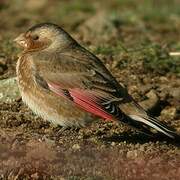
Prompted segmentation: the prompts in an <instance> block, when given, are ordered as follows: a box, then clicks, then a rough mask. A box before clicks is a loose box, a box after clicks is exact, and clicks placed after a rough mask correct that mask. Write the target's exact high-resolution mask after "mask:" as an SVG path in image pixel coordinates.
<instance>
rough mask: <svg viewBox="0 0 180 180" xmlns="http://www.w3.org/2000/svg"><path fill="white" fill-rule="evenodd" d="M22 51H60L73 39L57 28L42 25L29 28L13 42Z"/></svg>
mask: <svg viewBox="0 0 180 180" xmlns="http://www.w3.org/2000/svg"><path fill="white" fill-rule="evenodd" d="M14 41H15V42H16V43H17V44H18V45H19V46H21V47H22V48H23V49H24V51H26V52H27V51H41V50H61V49H63V48H65V47H67V46H68V45H69V44H70V43H72V41H73V39H72V38H71V36H70V35H69V34H68V33H66V32H65V31H64V30H63V29H62V28H60V27H59V26H57V25H55V24H52V23H42V24H38V25H35V26H33V27H31V28H30V29H29V30H28V31H27V32H25V33H22V34H20V35H19V36H18V37H17V38H16V39H15V40H14Z"/></svg>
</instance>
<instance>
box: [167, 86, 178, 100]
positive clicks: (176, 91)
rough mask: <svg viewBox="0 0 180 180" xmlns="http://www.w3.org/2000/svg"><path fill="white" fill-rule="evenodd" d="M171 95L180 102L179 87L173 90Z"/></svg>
mask: <svg viewBox="0 0 180 180" xmlns="http://www.w3.org/2000/svg"><path fill="white" fill-rule="evenodd" d="M169 94H170V95H171V96H172V97H173V98H175V99H179V100H180V89H179V87H177V88H171V91H170V92H169Z"/></svg>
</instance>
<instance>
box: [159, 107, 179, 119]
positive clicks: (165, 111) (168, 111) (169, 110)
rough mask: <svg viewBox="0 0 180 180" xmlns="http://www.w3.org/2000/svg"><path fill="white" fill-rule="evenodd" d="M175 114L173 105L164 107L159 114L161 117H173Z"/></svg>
mask: <svg viewBox="0 0 180 180" xmlns="http://www.w3.org/2000/svg"><path fill="white" fill-rule="evenodd" d="M176 115H177V110H176V108H175V107H166V108H165V109H163V110H162V111H161V116H162V117H163V119H174V118H175V117H176Z"/></svg>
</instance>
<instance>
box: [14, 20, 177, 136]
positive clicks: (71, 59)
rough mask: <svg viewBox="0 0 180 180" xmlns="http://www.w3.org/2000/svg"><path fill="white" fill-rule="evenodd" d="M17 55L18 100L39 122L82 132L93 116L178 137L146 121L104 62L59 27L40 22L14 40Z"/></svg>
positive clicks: (159, 124)
mask: <svg viewBox="0 0 180 180" xmlns="http://www.w3.org/2000/svg"><path fill="white" fill-rule="evenodd" d="M14 41H15V42H16V43H17V44H18V45H19V46H20V47H21V48H22V51H21V53H20V54H19V55H18V61H17V65H16V74H17V81H18V86H19V89H20V93H21V96H22V100H23V102H24V103H25V104H27V106H29V108H30V109H31V110H32V111H33V112H34V113H35V114H37V115H39V116H41V117H42V118H43V119H44V120H46V121H50V122H52V123H53V124H55V125H59V126H62V127H64V128H66V127H84V126H86V125H88V124H89V123H91V122H93V120H94V118H93V116H92V114H93V115H95V116H98V117H100V118H102V119H103V120H105V121H109V120H111V121H115V122H118V123H124V124H127V125H128V126H130V127H132V128H135V129H136V130H138V131H140V132H143V133H145V134H147V135H150V136H154V135H155V134H157V133H159V134H161V135H164V136H165V137H168V138H170V139H176V138H179V134H178V133H177V132H175V131H174V129H173V128H171V127H169V126H167V125H165V124H164V123H162V122H160V121H159V120H158V119H156V118H155V117H152V116H150V115H149V114H148V113H147V112H146V111H145V110H144V109H143V107H141V106H140V105H139V104H138V103H137V102H136V101H135V100H134V99H133V97H132V96H131V95H130V94H129V93H128V90H127V88H126V87H125V86H124V85H123V84H122V83H119V82H118V81H117V80H116V78H115V77H114V76H113V75H112V74H111V72H110V71H109V70H108V69H107V68H106V67H105V65H104V64H103V62H102V61H101V60H100V59H99V58H98V57H97V56H95V55H94V54H93V53H92V52H90V51H88V50H87V49H86V48H84V47H83V46H81V45H80V44H79V43H78V42H77V41H76V40H75V39H73V37H72V36H71V35H70V34H69V33H67V32H66V31H65V30H64V29H63V28H61V27H60V26H58V25H56V24H53V23H40V24H36V25H34V26H32V27H31V28H29V29H28V30H27V31H26V32H24V33H22V34H20V35H19V36H18V37H17V38H16V39H15V40H14Z"/></svg>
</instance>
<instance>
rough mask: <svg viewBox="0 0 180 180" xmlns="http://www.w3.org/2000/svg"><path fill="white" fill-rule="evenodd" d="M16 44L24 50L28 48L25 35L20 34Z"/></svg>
mask: <svg viewBox="0 0 180 180" xmlns="http://www.w3.org/2000/svg"><path fill="white" fill-rule="evenodd" d="M14 42H15V43H17V44H18V45H19V46H21V47H23V48H27V44H28V43H27V39H26V38H25V35H24V34H23V33H22V34H20V35H19V36H18V37H17V38H15V39H14Z"/></svg>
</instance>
